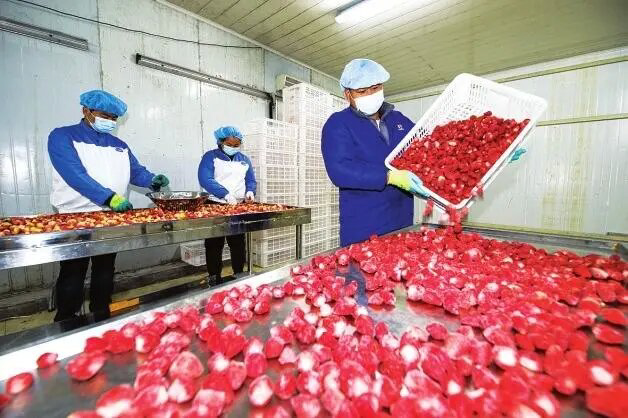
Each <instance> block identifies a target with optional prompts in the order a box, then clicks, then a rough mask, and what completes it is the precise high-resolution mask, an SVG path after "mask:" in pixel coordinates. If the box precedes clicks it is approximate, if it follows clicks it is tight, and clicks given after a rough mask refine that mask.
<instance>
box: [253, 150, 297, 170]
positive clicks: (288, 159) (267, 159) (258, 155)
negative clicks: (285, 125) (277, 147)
mask: <svg viewBox="0 0 628 418" xmlns="http://www.w3.org/2000/svg"><path fill="white" fill-rule="evenodd" d="M245 154H246V155H247V156H248V157H249V158H250V159H251V162H252V163H253V165H254V166H258V167H261V166H270V165H274V166H277V165H280V166H288V167H296V166H297V154H296V153H290V152H277V151H265V150H250V151H246V152H245Z"/></svg>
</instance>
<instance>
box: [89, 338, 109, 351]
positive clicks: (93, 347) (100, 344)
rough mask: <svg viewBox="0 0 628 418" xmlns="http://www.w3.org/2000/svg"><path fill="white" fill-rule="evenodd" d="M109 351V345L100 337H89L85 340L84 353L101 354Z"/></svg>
mask: <svg viewBox="0 0 628 418" xmlns="http://www.w3.org/2000/svg"><path fill="white" fill-rule="evenodd" d="M107 350H109V344H108V343H107V341H105V340H104V339H102V338H100V337H89V338H88V339H86V340H85V348H84V349H83V351H84V352H85V353H93V352H103V351H107Z"/></svg>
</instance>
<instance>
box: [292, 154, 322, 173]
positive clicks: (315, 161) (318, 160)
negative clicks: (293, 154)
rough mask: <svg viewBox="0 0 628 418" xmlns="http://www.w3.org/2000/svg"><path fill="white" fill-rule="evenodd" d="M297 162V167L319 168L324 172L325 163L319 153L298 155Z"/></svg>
mask: <svg viewBox="0 0 628 418" xmlns="http://www.w3.org/2000/svg"><path fill="white" fill-rule="evenodd" d="M297 161H298V162H299V167H308V168H320V169H322V170H325V161H324V160H323V155H322V154H321V153H320V151H319V153H318V154H313V153H305V152H304V153H300V154H299V156H298V158H297Z"/></svg>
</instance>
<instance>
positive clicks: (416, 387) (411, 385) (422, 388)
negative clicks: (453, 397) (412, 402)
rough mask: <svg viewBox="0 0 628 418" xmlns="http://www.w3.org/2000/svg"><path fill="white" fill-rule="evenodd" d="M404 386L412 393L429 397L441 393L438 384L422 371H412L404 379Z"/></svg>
mask: <svg viewBox="0 0 628 418" xmlns="http://www.w3.org/2000/svg"><path fill="white" fill-rule="evenodd" d="M403 384H404V385H405V386H406V388H407V389H408V391H410V393H412V394H415V395H419V396H421V397H429V396H432V395H435V394H438V393H440V392H441V388H440V387H439V386H438V384H437V383H436V382H435V381H433V380H432V379H430V378H429V377H428V376H427V375H426V374H425V373H423V372H421V371H420V370H416V369H415V370H410V371H409V372H408V373H406V376H405V377H404V379H403Z"/></svg>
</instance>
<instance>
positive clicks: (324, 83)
mask: <svg viewBox="0 0 628 418" xmlns="http://www.w3.org/2000/svg"><path fill="white" fill-rule="evenodd" d="M311 83H312V84H314V85H315V86H319V87H322V88H324V89H325V90H327V91H329V92H331V93H333V94H336V95H342V90H341V88H340V85H339V84H338V80H336V79H335V78H331V77H329V76H326V75H325V74H323V73H319V72H318V71H312V81H311Z"/></svg>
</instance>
